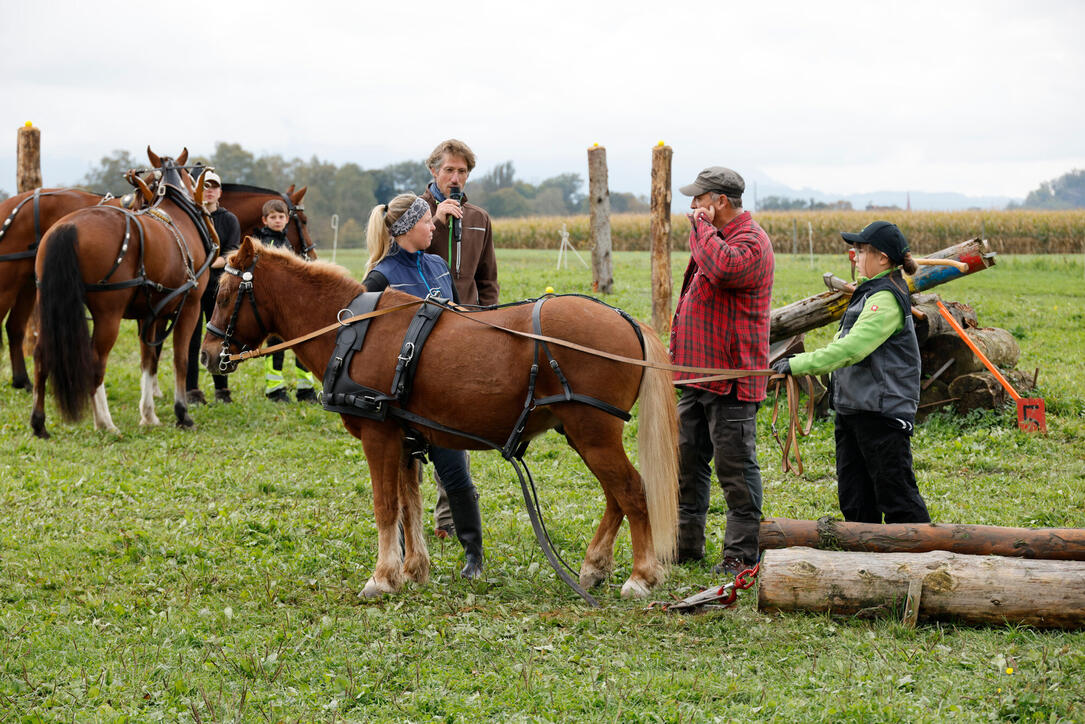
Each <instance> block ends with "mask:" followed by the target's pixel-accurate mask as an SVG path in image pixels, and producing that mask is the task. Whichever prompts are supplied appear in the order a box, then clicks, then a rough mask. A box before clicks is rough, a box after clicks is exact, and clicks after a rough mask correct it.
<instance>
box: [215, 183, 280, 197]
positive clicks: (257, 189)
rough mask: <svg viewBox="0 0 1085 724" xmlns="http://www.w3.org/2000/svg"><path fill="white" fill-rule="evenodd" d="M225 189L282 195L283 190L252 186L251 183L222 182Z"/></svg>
mask: <svg viewBox="0 0 1085 724" xmlns="http://www.w3.org/2000/svg"><path fill="white" fill-rule="evenodd" d="M222 190H223V191H235V192H241V191H245V192H249V193H254V194H271V195H273V196H280V197H281V196H282V195H283V192H282V191H276V190H275V189H265V188H263V187H261V186H250V185H249V184H222Z"/></svg>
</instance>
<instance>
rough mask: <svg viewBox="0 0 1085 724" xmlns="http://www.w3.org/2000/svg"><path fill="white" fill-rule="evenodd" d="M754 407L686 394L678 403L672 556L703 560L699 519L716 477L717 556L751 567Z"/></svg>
mask: <svg viewBox="0 0 1085 724" xmlns="http://www.w3.org/2000/svg"><path fill="white" fill-rule="evenodd" d="M757 407H758V405H757V403H756V402H739V401H736V400H733V399H728V398H725V397H721V396H720V395H716V394H713V393H711V392H705V391H703V390H696V389H691V388H687V389H686V390H685V391H684V392H683V393H682V399H681V400H679V402H678V552H679V555H680V556H683V555H684V556H692V557H701V556H703V555H704V544H705V519H706V517H707V515H708V505H709V501H710V498H711V493H712V467H711V464H712V462H713V459H714V460H715V464H716V477H717V478H719V481H720V487H721V488H723V496H724V499H725V500H726V501H727V529H726V531H725V533H724V539H723V541H724V542H723V555H724V556H731V557H733V558H738V559H739V560H741V561H743V562H747V563H750V562H753V561H756V560H757V558H758V549H757V542H758V540H757V539H758V533H759V532H760V525H761V468H760V467H758V465H757Z"/></svg>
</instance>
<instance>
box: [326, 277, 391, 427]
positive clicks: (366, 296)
mask: <svg viewBox="0 0 1085 724" xmlns="http://www.w3.org/2000/svg"><path fill="white" fill-rule="evenodd" d="M381 294H382V292H362V293H361V294H359V295H358V296H356V297H355V298H354V299H353V300H351V302H350V304H349V305H347V310H348V311H350V313H351V316H358V315H360V314H368V313H369V312H372V311H373V310H374V309H376V308H377V302H378V301H379V300H380V297H381ZM369 322H370V320H368V319H363V320H361V321H360V322H355V323H354V324H346V325H343V326H342V327H340V328H339V331H338V332H337V333H336V335H335V351H334V352H332V356H331V358H330V359H329V360H328V366H327V368H326V369H325V370H324V394H322V395H321V397H320V401H321V403H322V404H323V405H324V409H325V410H327V411H328V412H338V413H341V414H344V415H356V416H358V417H366V418H369V419H372V420H383V419H385V418H386V417H388V401H389V400H390V399H393V398H391V397H389V396H388V395H386V394H384V393H383V392H381V391H379V390H374V389H372V388H370V387H364V386H362V385H359V384H358V383H357V382H355V381H354V380H352V379H350V375H349V374H348V373H347V371H348V370H349V369H350V361H351V360H352V359H353V358H354V353H355V352H357V351H358V350H360V349H361V348H362V344H363V343H364V342H365V333H366V332H367V331H368V330H369Z"/></svg>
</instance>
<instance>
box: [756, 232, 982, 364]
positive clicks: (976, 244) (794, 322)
mask: <svg viewBox="0 0 1085 724" xmlns="http://www.w3.org/2000/svg"><path fill="white" fill-rule="evenodd" d="M929 258H937V259H956V260H957V261H962V262H964V263H965V264H967V265H968V271H967V272H962V271H960V270H959V269H957V268H955V267H952V266H921V267H920V268H919V271H918V272H916V275H915V276H914V277H909V278H908V288H909V290H910V291H911V292H913V293H915V292H923V291H926V290H928V289H931V288H933V287H936V286H938V285H940V284H945V283H946V282H950V281H953V280H954V279H959V278H961V277H962V276H966V275H968V274H975V273H976V272H978V271H983V270H984V269H986V268H988V267H990V266H994V263H995V255H994V253H993V252H991V251H989V249H988V247H987V242H986V240H984V239H971V240H969V241H966V242H963V243H961V244H957V245H955V246H951V247H949V248H947V249H942V250H941V251H938V252H935V253H934V254H931V255H930V257H929ZM849 298H850V292H847V291H826V292H822V293H821V294H815V295H814V296H812V297H807V298H806V299H800V300H799V301H797V302H794V303H792V304H788V305H786V306H783V307H780V308H778V309H774V310H772V313H771V314H770V323H769V342H770V343H771V342H776V341H778V340H781V339H786V338H788V337H794V336H795V335H796V334H801V333H803V332H808V331H810V330H811V329H817V328H818V327H823V326H825V325H826V324H829V323H830V322H832V321H834V320H836V319H839V318H840V317H841V316H842V315H843V314H844V310H845V309H847V306H848V299H849Z"/></svg>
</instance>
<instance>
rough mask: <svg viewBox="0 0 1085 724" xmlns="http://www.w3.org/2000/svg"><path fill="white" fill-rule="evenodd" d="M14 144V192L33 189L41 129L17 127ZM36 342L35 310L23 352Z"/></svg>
mask: <svg viewBox="0 0 1085 724" xmlns="http://www.w3.org/2000/svg"><path fill="white" fill-rule="evenodd" d="M17 135H18V137H17V140H16V144H15V185H16V187H17V188H16V193H20V194H21V193H23V192H24V191H33V190H34V189H36V188H40V187H41V131H40V130H38V129H37V128H34V124H32V123H31V122H30V121H27V122H26V125H25V126H23V127H22V128H20V129H19V132H18V134H17ZM37 343H38V315H37V311H36V310H35V311H34V313H32V314H31V315H30V319H29V320H28V321H27V323H26V336H25V337H23V353H24V354H25V355H27V356H30V355H33V354H34V347H35V345H37Z"/></svg>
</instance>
